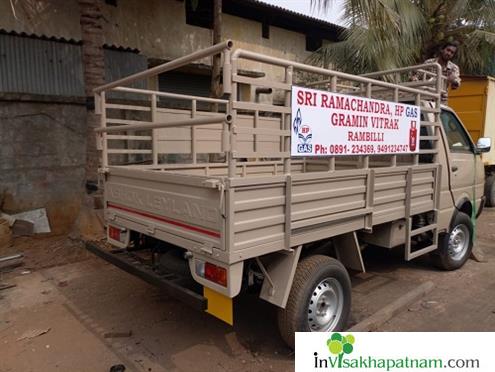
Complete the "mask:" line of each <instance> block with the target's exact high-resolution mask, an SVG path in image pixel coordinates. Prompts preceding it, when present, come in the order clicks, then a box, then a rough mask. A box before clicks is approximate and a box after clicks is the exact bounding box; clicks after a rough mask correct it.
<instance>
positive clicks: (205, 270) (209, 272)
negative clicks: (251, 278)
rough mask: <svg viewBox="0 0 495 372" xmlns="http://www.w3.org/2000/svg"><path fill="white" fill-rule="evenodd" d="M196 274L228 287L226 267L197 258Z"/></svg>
mask: <svg viewBox="0 0 495 372" xmlns="http://www.w3.org/2000/svg"><path fill="white" fill-rule="evenodd" d="M196 274H198V275H199V276H201V277H203V278H205V279H208V280H210V281H212V282H213V283H216V284H219V285H221V286H223V287H227V269H225V268H224V267H221V266H217V265H214V264H212V263H211V262H204V261H200V260H197V261H196Z"/></svg>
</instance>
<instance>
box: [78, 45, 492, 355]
mask: <svg viewBox="0 0 495 372" xmlns="http://www.w3.org/2000/svg"><path fill="white" fill-rule="evenodd" d="M216 54H221V56H222V62H221V63H222V86H223V92H224V96H223V98H220V99H216V98H209V97H201V96H190V95H183V94H177V93H170V92H162V91H157V90H146V89H138V88H133V87H129V85H131V84H133V83H134V82H136V81H137V80H139V79H150V78H152V77H153V76H157V75H158V74H162V73H164V72H167V71H171V70H173V69H180V68H181V67H183V66H187V65H190V64H192V63H194V62H198V61H201V60H203V61H204V59H205V58H208V57H211V56H213V55H216ZM246 68H247V69H249V68H251V69H252V68H256V69H257V70H261V71H269V72H270V74H269V75H268V74H267V75H265V76H263V75H264V74H260V73H258V74H255V75H253V74H249V73H246ZM418 71H419V72H420V73H421V74H423V75H424V76H426V78H425V79H422V80H419V81H414V82H411V81H409V79H408V78H407V77H408V76H410V74H411V73H412V72H414V73H417V72H418ZM253 76H255V77H253ZM303 78H304V79H303ZM443 83H444V78H442V76H441V68H440V66H439V65H437V64H430V65H420V66H414V67H408V68H404V69H397V70H393V71H385V72H379V73H374V74H369V75H366V76H364V75H363V76H357V75H350V74H345V73H342V72H338V71H332V70H328V69H324V68H319V67H314V66H310V65H306V64H303V63H298V62H294V61H290V60H285V59H281V58H274V57H271V56H267V55H263V54H260V53H254V52H251V51H248V50H243V49H236V50H234V49H233V43H232V42H231V41H226V42H223V43H221V44H218V45H215V46H212V47H210V48H207V49H204V50H200V51H197V52H195V53H192V54H190V55H187V56H184V57H181V58H178V59H176V60H173V61H170V62H168V63H165V64H163V65H160V66H156V67H153V68H151V69H149V70H146V71H143V72H140V73H137V74H135V75H132V76H129V77H126V78H123V79H120V80H118V81H115V82H112V83H109V84H106V85H104V86H102V87H99V88H97V89H96V90H95V93H96V107H97V113H98V114H99V115H101V127H100V128H98V129H97V130H96V131H97V136H98V148H99V149H100V150H101V169H100V174H101V181H102V183H103V187H104V204H105V221H106V224H107V231H108V243H109V244H106V243H105V244H103V243H97V242H88V244H87V248H88V249H89V250H90V251H92V252H93V253H95V254H97V255H98V256H100V257H102V258H104V259H105V260H107V261H109V262H111V263H113V264H114V265H116V266H118V267H120V268H122V269H124V270H126V271H128V272H129V273H131V274H133V275H136V276H138V277H140V278H142V279H144V280H146V281H148V282H149V283H152V284H154V285H157V286H158V287H160V288H162V289H164V290H165V291H167V292H168V293H169V294H171V295H173V296H175V297H176V298H178V299H180V300H182V301H184V302H186V303H188V304H189V305H191V306H193V307H195V308H197V309H199V310H204V311H207V312H208V313H210V314H212V315H214V316H216V317H218V318H220V319H222V320H224V321H226V322H227V323H229V324H232V323H233V318H234V314H233V298H234V297H236V296H237V295H239V294H240V293H241V292H243V291H246V290H248V289H249V290H250V291H257V293H259V297H260V298H261V299H263V300H265V301H268V302H270V303H271V304H273V305H275V306H276V307H277V308H278V310H277V311H278V325H279V329H280V334H281V336H282V338H283V339H284V340H285V342H286V343H287V344H288V345H289V346H291V347H293V346H294V338H295V337H294V333H295V332H296V331H314V332H325V331H334V330H342V329H345V327H346V323H347V319H348V316H349V313H350V309H351V282H350V276H349V271H358V272H364V271H365V267H364V263H363V259H362V256H361V250H362V249H364V248H366V249H373V247H375V246H380V247H386V248H394V247H398V246H400V247H403V250H404V258H405V260H411V259H414V258H416V257H418V256H421V255H424V254H430V255H431V257H432V260H433V263H434V264H435V265H437V266H438V267H440V268H442V269H445V270H454V269H457V268H460V267H461V266H462V265H463V264H464V263H465V262H466V260H467V259H468V257H469V255H470V252H471V249H472V246H473V233H474V223H475V218H476V217H477V215H479V213H480V212H481V209H482V205H483V200H482V199H483V197H482V196H483V182H484V172H483V164H482V162H481V161H480V153H481V152H483V151H487V150H488V149H489V145H490V144H489V143H488V146H485V147H482V146H476V145H474V144H473V143H472V141H471V139H470V137H469V135H468V134H467V132H466V130H465V129H464V127H463V125H462V124H461V122H460V120H459V119H458V117H457V116H456V114H455V113H454V112H453V111H452V110H451V109H449V108H448V107H445V106H442V105H441V99H440V97H441V91H442V89H443ZM260 88H261V90H258V89H260ZM246 89H247V90H248V91H249V90H250V91H252V92H263V97H262V98H260V97H259V95H254V94H251V95H249V94H248V95H242V94H240V92H242V91H246ZM484 141H485V140H484ZM488 142H489V141H488ZM484 143H485V144H487V142H486V141H485V142H484Z"/></svg>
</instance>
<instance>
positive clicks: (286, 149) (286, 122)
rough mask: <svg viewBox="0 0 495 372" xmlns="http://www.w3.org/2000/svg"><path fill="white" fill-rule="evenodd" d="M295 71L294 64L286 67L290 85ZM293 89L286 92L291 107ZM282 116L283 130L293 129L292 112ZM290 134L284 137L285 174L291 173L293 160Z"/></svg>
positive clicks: (286, 100)
mask: <svg viewBox="0 0 495 372" xmlns="http://www.w3.org/2000/svg"><path fill="white" fill-rule="evenodd" d="M293 73H294V69H293V67H292V66H288V67H287V68H286V69H285V82H286V83H287V84H288V85H292V78H293ZM291 94H292V92H291V91H288V92H285V107H291ZM282 117H283V118H284V119H283V120H282V123H283V130H289V131H290V130H291V115H290V114H283V115H282ZM290 139H291V137H290V136H285V137H284V142H283V143H284V149H283V150H284V153H287V152H288V154H285V155H284V156H285V157H284V174H290V170H291V169H290V166H291V160H290V153H291V148H290Z"/></svg>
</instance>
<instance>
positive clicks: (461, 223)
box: [432, 212, 473, 270]
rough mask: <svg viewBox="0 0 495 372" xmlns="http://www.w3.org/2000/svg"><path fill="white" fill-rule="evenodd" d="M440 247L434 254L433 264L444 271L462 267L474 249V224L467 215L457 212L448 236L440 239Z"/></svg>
mask: <svg viewBox="0 0 495 372" xmlns="http://www.w3.org/2000/svg"><path fill="white" fill-rule="evenodd" d="M438 243H439V247H438V249H437V250H436V251H435V252H434V253H433V256H432V257H433V263H434V264H435V266H436V267H438V268H440V269H442V270H456V269H458V268H460V267H462V266H463V265H464V264H465V263H466V261H467V260H468V258H469V256H470V255H471V250H472V249H473V224H472V222H471V219H470V218H469V216H468V215H467V214H466V213H463V212H457V214H456V215H455V217H454V221H453V222H452V224H451V228H450V231H449V232H448V234H442V235H440V236H439V237H438Z"/></svg>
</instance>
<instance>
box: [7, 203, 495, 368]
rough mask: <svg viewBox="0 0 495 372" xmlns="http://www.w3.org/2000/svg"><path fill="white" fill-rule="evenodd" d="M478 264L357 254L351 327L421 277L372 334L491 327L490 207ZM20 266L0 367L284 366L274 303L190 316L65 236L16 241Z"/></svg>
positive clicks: (250, 302)
mask: <svg viewBox="0 0 495 372" xmlns="http://www.w3.org/2000/svg"><path fill="white" fill-rule="evenodd" d="M477 232H478V239H477V242H476V244H477V246H478V248H480V249H481V250H482V251H483V252H484V260H483V261H484V262H476V261H473V260H469V261H468V263H467V264H466V265H465V266H464V267H463V268H462V269H461V270H458V271H454V272H442V271H438V270H436V269H434V268H433V267H432V266H431V264H430V262H429V261H428V260H427V259H425V258H420V259H417V260H414V261H412V262H404V261H403V259H402V255H401V253H400V252H398V251H387V250H383V251H376V250H374V251H372V252H366V254H365V263H366V266H367V269H368V273H366V274H364V275H359V276H355V277H353V310H352V315H351V321H350V324H349V325H350V326H352V325H353V324H356V323H358V322H359V321H361V320H363V319H365V318H366V317H367V316H369V315H371V314H373V313H374V312H376V311H377V310H379V309H380V308H381V307H383V306H385V305H387V304H389V303H390V302H392V301H393V300H394V299H396V298H398V297H399V296H401V295H403V294H404V293H405V292H407V291H409V290H411V289H413V288H415V287H416V286H417V285H418V284H420V283H421V282H424V281H433V282H434V283H435V289H434V290H433V291H432V292H431V293H429V294H428V295H427V296H426V297H424V298H423V299H421V300H420V301H418V303H416V304H413V305H411V306H409V307H408V308H407V309H405V310H404V311H403V312H401V313H400V314H399V315H397V316H396V317H394V318H393V319H391V320H390V321H389V322H387V323H385V324H384V325H383V326H382V327H381V328H380V330H381V331H495V275H493V273H494V272H495V245H494V243H493V241H494V239H495V210H486V211H485V212H484V214H483V215H482V217H481V218H480V220H478V226H477ZM12 251H22V252H23V253H24V254H25V256H26V258H25V260H24V264H23V265H22V266H20V267H17V268H15V269H13V270H12V271H10V272H4V273H2V274H0V282H1V283H7V284H15V285H16V286H15V287H13V288H10V289H5V290H1V291H0V372H7V371H37V372H42V371H56V370H60V371H92V372H93V371H109V369H110V367H111V366H112V365H115V364H123V365H125V366H126V371H204V370H209V371H234V370H235V371H287V370H289V371H290V370H293V368H294V367H293V360H294V355H293V353H292V351H291V350H289V349H288V348H287V347H286V346H285V345H284V344H283V342H282V341H281V339H280V337H279V335H278V330H277V326H276V312H275V309H274V308H273V307H272V306H271V305H269V304H268V303H266V302H264V301H260V300H258V299H257V297H256V296H254V295H244V296H241V297H240V298H237V299H236V302H235V314H236V318H235V325H234V327H230V326H228V325H226V324H224V323H222V322H221V321H219V320H216V319H215V318H213V317H211V316H209V315H207V314H203V313H198V312H197V311H195V310H192V309H190V308H188V307H187V306H185V305H183V304H182V303H180V302H177V301H175V300H174V299H172V298H169V297H167V296H166V295H164V294H162V293H160V291H158V290H157V289H156V288H154V287H152V286H150V285H148V284H147V283H144V282H143V281H141V280H140V279H137V278H134V277H132V276H130V275H129V274H127V273H125V272H122V271H120V270H119V269H117V268H115V267H113V266H111V265H109V264H107V263H105V262H103V261H101V260H100V259H97V258H95V257H93V256H92V255H91V254H89V253H87V252H86V251H85V250H84V248H83V247H82V245H81V244H80V243H78V242H75V241H71V240H70V239H68V238H67V237H44V238H36V239H32V238H31V239H27V238H23V239H17V240H16V244H15V247H14V249H13V250H12Z"/></svg>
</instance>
